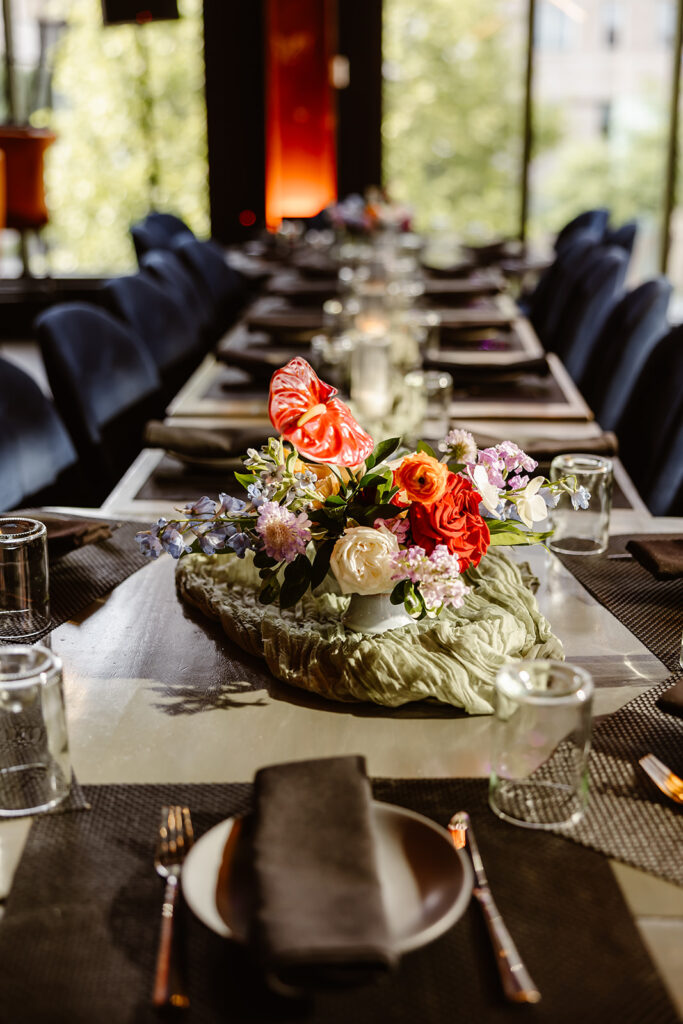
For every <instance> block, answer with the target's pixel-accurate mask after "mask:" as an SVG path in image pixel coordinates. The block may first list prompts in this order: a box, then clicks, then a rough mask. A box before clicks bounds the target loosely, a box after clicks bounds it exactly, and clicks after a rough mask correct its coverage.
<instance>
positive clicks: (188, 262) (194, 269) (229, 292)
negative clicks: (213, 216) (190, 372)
mask: <svg viewBox="0 0 683 1024" xmlns="http://www.w3.org/2000/svg"><path fill="white" fill-rule="evenodd" d="M173 251H174V252H175V253H177V255H178V257H179V258H180V260H181V261H182V262H183V264H184V265H185V266H186V267H187V269H188V270H189V271H190V272H191V273H192V275H193V276H194V280H195V283H196V284H197V287H198V288H200V289H201V293H202V297H203V299H204V301H205V302H206V303H207V304H208V306H209V308H210V309H211V311H212V318H211V325H212V328H213V332H214V334H216V335H219V334H221V333H222V332H223V331H224V330H226V328H227V327H229V325H230V324H231V323H232V322H233V321H234V319H235V317H236V315H237V311H238V310H239V308H240V306H241V305H242V303H243V302H244V299H245V298H246V294H247V282H246V280H245V278H244V276H243V275H242V274H240V273H239V271H238V270H235V269H234V267H230V266H228V264H227V263H226V260H225V256H224V254H223V251H222V249H221V247H220V246H219V245H217V244H216V243H215V242H211V241H208V242H200V241H199V240H198V239H196V238H178V239H177V240H176V241H175V243H174V245H173Z"/></svg>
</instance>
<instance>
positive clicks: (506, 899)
mask: <svg viewBox="0 0 683 1024" xmlns="http://www.w3.org/2000/svg"><path fill="white" fill-rule="evenodd" d="M374 790H375V795H376V796H377V797H378V798H379V799H382V800H386V801H388V802H391V803H398V804H402V805H403V806H406V807H410V808H412V809H414V810H417V811H420V812H422V813H423V814H427V815H428V816H429V817H431V818H433V819H434V820H436V821H439V822H441V823H445V822H447V821H448V820H449V818H450V816H451V815H452V814H453V812H454V811H455V810H458V809H459V808H461V807H466V808H467V809H468V810H469V811H470V813H471V815H472V818H473V822H474V824H475V826H476V829H477V835H478V839H479V844H480V847H481V852H482V855H483V857H484V860H485V862H486V866H487V869H488V873H489V876H490V881H491V885H492V887H493V890H494V892H495V894H496V898H497V901H498V903H499V906H500V910H501V912H502V913H503V915H504V916H505V918H506V921H507V923H508V925H509V927H510V930H511V932H512V933H513V935H514V937H515V940H516V942H517V944H518V946H519V949H520V952H521V954H522V956H523V957H524V958H525V960H526V962H527V965H528V967H529V969H530V971H531V974H532V976H533V978H534V980H535V981H536V983H537V985H538V986H539V988H540V989H541V992H542V994H543V999H542V1001H541V1003H539V1004H538V1005H536V1006H526V1007H524V1009H523V1010H520V1008H519V1007H512V1006H510V1004H507V1003H506V1002H505V1001H504V1000H503V998H502V996H501V992H500V984H499V981H498V977H497V973H496V969H495V966H494V961H493V956H492V953H491V948H490V945H489V942H488V938H487V935H486V932H485V928H484V925H483V921H482V918H481V915H480V912H479V908H478V907H477V906H476V905H474V904H472V905H470V907H469V909H468V911H467V912H466V914H465V916H464V917H463V918H462V919H461V921H459V922H458V924H457V925H455V926H454V927H453V928H452V929H451V930H450V931H449V932H448V933H447V934H446V935H444V936H442V937H441V938H440V939H439V940H438V941H437V942H435V943H433V944H431V945H430V946H427V947H425V948H424V949H421V950H417V951H416V952H414V953H411V954H408V955H406V956H405V957H404V958H403V960H402V962H401V965H400V967H399V970H398V972H397V973H396V974H395V975H393V976H391V977H388V978H385V979H383V980H382V981H381V982H379V983H378V984H376V985H373V986H370V987H365V988H361V989H353V990H344V991H336V992H327V993H320V994H318V995H316V996H315V997H312V998H311V999H310V1000H301V1001H291V1000H287V1001H285V1000H283V999H282V998H281V997H276V996H274V995H272V994H270V993H269V992H268V991H267V989H266V988H265V987H264V985H263V983H262V981H261V979H260V977H259V975H258V972H257V971H256V969H255V967H254V964H253V962H252V960H251V957H250V956H249V954H248V952H247V951H246V950H245V949H243V948H241V947H239V946H237V945H236V944H231V943H228V942H226V941H225V940H223V939H220V938H218V937H217V936H215V935H214V934H213V933H212V932H210V931H209V930H208V929H207V928H205V927H204V926H203V925H202V924H200V923H199V922H198V921H196V920H195V919H194V917H192V916H191V915H190V914H189V913H186V915H185V929H184V932H181V939H182V941H183V946H184V949H185V951H186V956H187V961H188V979H189V989H190V998H191V1008H190V1009H189V1011H187V1012H186V1013H185V1014H184V1016H183V1019H184V1020H186V1021H187V1022H188V1024H195V1022H218V1021H224V1020H225V1021H230V1022H235V1024H242V1022H257V1021H258V1022H261V1024H264V1022H268V1021H272V1022H279V1021H291V1020H299V1021H304V1022H307V1024H311V1022H320V1024H348V1022H349V1021H354V1022H356V1024H378V1022H384V1021H391V1022H392V1024H404V1022H405V1024H415V1022H417V1021H419V1022H420V1024H443V1022H444V1021H447V1020H451V1019H452V1018H453V1016H454V1015H455V1017H456V1019H458V1020H460V1019H462V1020H471V1021H482V1022H484V1021H485V1022H487V1024H496V1022H498V1021H501V1022H504V1021H509V1020H510V1019H511V1018H512V1017H514V1016H516V1015H517V1014H519V1013H520V1012H522V1013H523V1014H524V1016H525V1019H526V1020H530V1021H534V1022H549V1024H565V1022H566V1024H575V1021H576V1020H577V1019H582V1020H589V1021H596V1022H597V1021H619V1024H646V1022H647V1024H674V1022H676V1021H677V1019H678V1017H677V1014H676V1012H675V1009H674V1008H673V1006H672V1005H671V1003H670V1001H669V998H668V996H667V994H666V992H665V990H664V988H663V986H662V983H661V981H660V979H659V977H658V975H657V972H656V970H655V968H654V965H653V964H652V962H651V960H650V959H649V957H648V955H647V953H646V951H645V948H644V946H643V944H642V941H641V939H640V937H639V934H638V931H637V929H636V926H635V924H634V922H633V920H632V918H631V916H630V914H629V912H628V910H627V908H626V905H625V903H624V901H623V898H622V896H621V893H620V890H619V887H618V885H617V883H616V881H615V879H614V877H613V875H612V872H611V871H610V869H609V866H608V864H607V862H606V860H605V859H604V858H603V857H601V856H600V855H599V854H596V853H594V852H592V851H590V850H587V849H584V848H582V847H578V846H575V845H573V844H571V843H566V842H564V841H563V840H562V839H561V838H559V837H557V836H554V835H551V834H548V833H534V834H529V833H528V832H526V831H525V830H523V829H516V828H514V827H512V826H509V825H506V824H504V823H503V822H501V821H499V820H498V819H497V818H495V817H494V816H493V815H492V814H491V813H490V812H489V810H488V808H487V804H486V793H487V784H486V782H485V781H484V780H473V779H454V780H424V779H423V780H379V781H377V782H376V783H375V785H374ZM85 792H86V796H87V797H88V799H89V801H90V802H91V804H92V807H93V810H92V812H91V813H90V814H74V815H63V816H61V817H59V818H57V817H52V818H47V817H45V818H42V819H40V820H39V821H37V822H36V823H35V824H34V825H33V828H32V831H31V834H30V836H29V840H28V843H27V846H26V850H25V853H24V856H23V858H22V861H21V864H20V866H19V868H18V871H17V874H16V877H15V881H14V887H13V889H12V893H11V895H10V897H9V899H8V903H7V912H6V915H5V917H4V919H3V920H2V922H0V963H2V968H3V993H2V1002H3V1012H4V1015H5V1016H4V1019H6V1020H7V1021H12V1022H15V1021H17V1022H19V1021H21V1024H34V1022H35V1024H37V1022H40V1024H43V1022H45V1021H50V1024H100V1022H102V1024H105V1022H106V1024H145V1022H147V1021H149V1022H153V1021H158V1019H159V1017H158V1015H157V1014H156V1013H155V1012H154V1011H152V1009H151V1008H150V1006H149V1001H150V992H151V986H152V979H153V972H154V962H155V952H156V943H157V936H158V923H159V914H160V906H161V899H162V886H161V882H160V880H159V879H158V878H156V877H155V875H154V871H153V868H152V853H153V846H154V836H155V830H156V828H157V825H158V815H159V809H160V807H161V805H162V804H163V803H171V802H173V803H175V802H181V803H187V804H188V805H189V806H190V807H191V809H192V814H193V820H194V824H195V829H196V831H197V833H198V834H199V835H201V834H202V833H203V832H204V831H206V829H208V828H210V827H211V826H212V825H214V824H216V823H217V822H218V821H219V820H221V819H222V818H225V817H226V816H229V815H230V814H233V813H241V812H244V811H246V810H248V808H249V805H250V799H251V786H249V785H246V784H238V785H179V786H168V785H163V786H161V785H159V786H94V787H86V790H85ZM331 811H332V812H333V809H331Z"/></svg>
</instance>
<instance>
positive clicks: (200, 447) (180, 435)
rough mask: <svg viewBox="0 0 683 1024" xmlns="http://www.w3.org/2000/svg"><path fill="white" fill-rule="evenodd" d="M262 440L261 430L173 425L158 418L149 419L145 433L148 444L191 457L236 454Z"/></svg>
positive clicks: (219, 457) (242, 453)
mask: <svg viewBox="0 0 683 1024" xmlns="http://www.w3.org/2000/svg"><path fill="white" fill-rule="evenodd" d="M264 440H265V438H264V435H263V433H260V434H255V433H254V432H253V431H252V432H247V431H245V430H208V429H206V430H202V429H201V428H197V429H194V428H188V427H175V426H168V425H167V424H165V423H162V422H161V421H160V420H150V421H149V423H148V424H147V426H146V427H145V436H144V443H145V445H146V447H147V448H163V449H164V450H165V451H167V452H177V453H178V454H179V455H184V456H186V457H187V458H190V459H191V458H195V459H227V458H232V457H233V456H234V457H235V458H237V457H238V456H240V455H244V453H245V452H246V450H247V448H259V447H260V446H261V445H262V444H263V442H264Z"/></svg>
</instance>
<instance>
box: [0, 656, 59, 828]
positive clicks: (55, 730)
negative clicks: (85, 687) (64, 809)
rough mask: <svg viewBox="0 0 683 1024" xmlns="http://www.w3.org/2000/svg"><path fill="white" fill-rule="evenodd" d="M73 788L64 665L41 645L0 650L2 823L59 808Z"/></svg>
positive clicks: (0, 808)
mask: <svg viewBox="0 0 683 1024" xmlns="http://www.w3.org/2000/svg"><path fill="white" fill-rule="evenodd" d="M70 784H71V762H70V760H69V743H68V738H67V732H66V715H65V712H64V698H63V691H62V662H61V660H60V659H59V658H58V657H57V656H56V655H54V654H53V653H52V651H50V650H48V649H47V647H41V646H39V645H38V644H36V645H35V646H33V647H30V646H28V645H25V644H7V645H6V646H0V818H12V817H15V816H17V815H20V814H36V813H38V812H39V811H47V810H49V809H50V808H51V807H56V806H57V804H59V803H60V802H61V801H62V800H64V798H65V797H66V796H68V793H69V787H70Z"/></svg>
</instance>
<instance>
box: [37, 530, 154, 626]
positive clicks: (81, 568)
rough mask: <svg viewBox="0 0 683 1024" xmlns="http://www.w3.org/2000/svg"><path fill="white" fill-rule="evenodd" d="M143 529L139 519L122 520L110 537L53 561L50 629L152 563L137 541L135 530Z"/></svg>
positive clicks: (51, 569) (51, 567) (51, 566)
mask: <svg viewBox="0 0 683 1024" xmlns="http://www.w3.org/2000/svg"><path fill="white" fill-rule="evenodd" d="M112 525H113V524H112ZM142 529H144V525H143V524H140V523H123V524H121V526H119V527H118V529H115V530H114V531H113V533H112V535H111V537H109V538H108V539H107V540H101V541H98V542H97V544H86V545H85V546H84V547H82V548H76V549H75V550H74V551H69V552H68V554H66V555H62V557H61V558H57V559H55V560H54V561H51V562H50V617H51V620H52V624H51V626H50V629H51V630H52V629H55V628H56V627H57V626H60V625H61V624H62V623H63V622H68V620H69V619H71V618H73V616H74V615H77V614H78V613H79V612H82V611H84V609H86V608H87V607H88V606H89V605H91V604H92V603H93V601H96V600H97V598H98V597H104V596H105V594H108V593H110V591H112V590H113V589H114V587H117V586H118V585H119V583H123V581H124V580H126V579H128V577H129V576H132V575H133V573H134V572H137V571H138V569H142V567H143V566H145V565H148V564H149V562H150V559H149V558H147V557H146V556H145V555H141V554H140V549H139V548H138V545H137V544H136V542H135V534H136V533H138V531H139V530H142Z"/></svg>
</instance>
